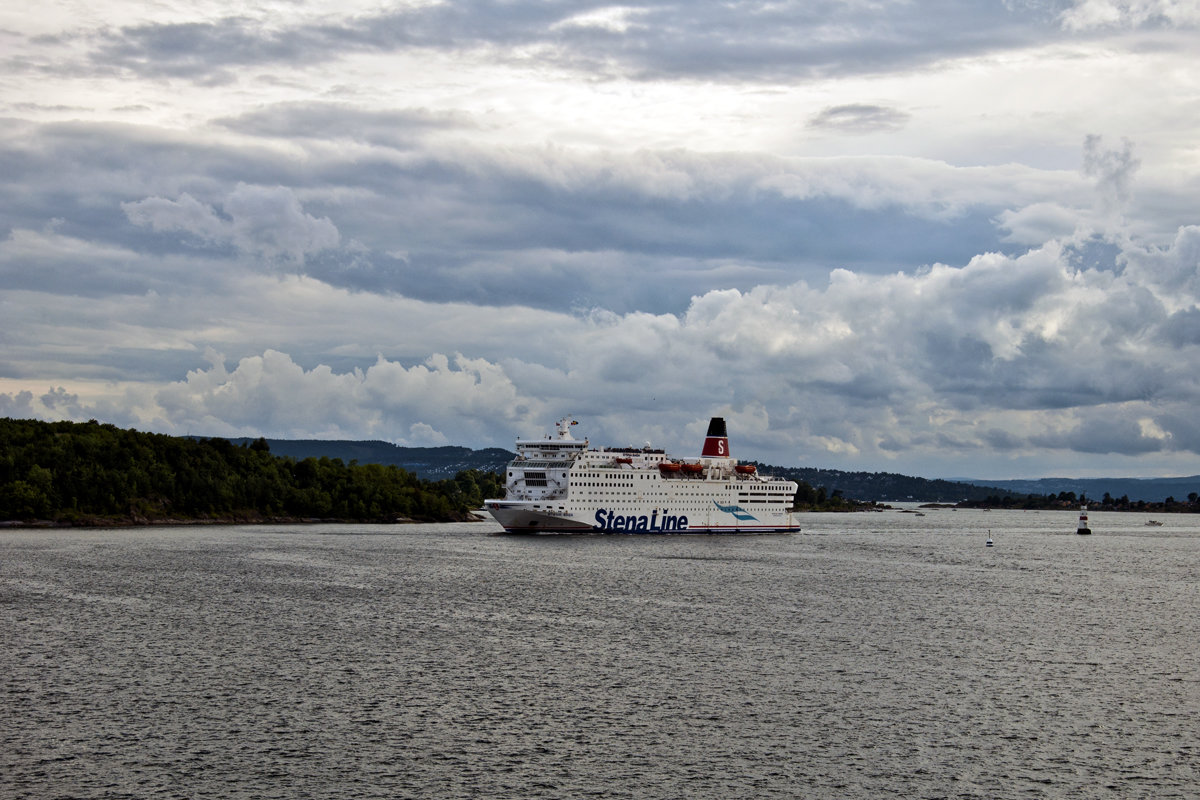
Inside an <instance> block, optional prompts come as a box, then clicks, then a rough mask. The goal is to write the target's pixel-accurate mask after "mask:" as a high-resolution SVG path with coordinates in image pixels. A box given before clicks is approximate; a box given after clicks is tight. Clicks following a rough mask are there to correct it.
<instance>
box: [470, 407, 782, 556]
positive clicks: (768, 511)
mask: <svg viewBox="0 0 1200 800" xmlns="http://www.w3.org/2000/svg"><path fill="white" fill-rule="evenodd" d="M577 424H579V423H578V422H577V421H575V420H572V419H570V418H569V417H565V418H563V419H561V420H559V421H558V423H557V425H556V428H557V434H556V435H555V434H550V435H547V436H544V437H542V438H540V439H517V457H516V458H515V459H513V460H512V461H511V462H509V464H508V468H507V473H508V474H507V477H506V482H505V494H504V499H502V500H486V501H484V507H485V508H486V509H487V510H488V512H490V513H491V515H492V516H493V517H495V519H496V521H497V522H499V523H500V525H502V526H503V527H504V530H505V531H506V532H508V533H539V534H540V533H546V534H563V533H585V534H616V533H624V534H642V533H648V534H664V533H795V532H797V531H799V530H800V525H799V523H798V522H797V520H796V518H795V516H794V514H793V512H792V504H793V501H794V499H795V496H796V487H797V484H796V482H795V481H789V480H784V479H781V478H772V477H767V476H764V475H760V474H759V473H758V471H757V469H756V468H755V466H754V465H753V464H740V463H738V461H737V459H734V458H733V457H732V456H731V455H730V452H729V437H728V434H727V432H726V428H725V420H724V418H723V417H713V418H712V419H711V420H710V421H709V424H708V433H707V435H706V436H705V438H704V448H703V450H702V452H701V454H700V455H699V456H697V457H694V458H673V457H671V456H669V455H667V454H666V452H665V451H663V450H655V449H652V448H651V447H650V445H649V444H647V445H646V446H645V447H641V448H634V447H601V448H592V447H589V445H588V440H587V439H586V438H585V439H583V440H582V441H580V440H578V439H575V438H574V437H572V436H571V427H572V426H574V425H577Z"/></svg>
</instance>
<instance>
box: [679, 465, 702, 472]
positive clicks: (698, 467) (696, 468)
mask: <svg viewBox="0 0 1200 800" xmlns="http://www.w3.org/2000/svg"><path fill="white" fill-rule="evenodd" d="M681 466H682V469H683V471H684V472H685V473H686V474H688V475H699V474H700V473H701V472H704V465H703V464H692V463H689V464H683V465H681Z"/></svg>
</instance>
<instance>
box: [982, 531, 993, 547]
mask: <svg viewBox="0 0 1200 800" xmlns="http://www.w3.org/2000/svg"><path fill="white" fill-rule="evenodd" d="M983 546H984V547H991V546H992V532H991V531H988V540H987V541H986V542H984V543H983Z"/></svg>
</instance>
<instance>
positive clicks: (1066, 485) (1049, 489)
mask: <svg viewBox="0 0 1200 800" xmlns="http://www.w3.org/2000/svg"><path fill="white" fill-rule="evenodd" d="M963 480H964V481H965V482H966V483H971V484H975V485H977V486H982V485H984V483H985V482H984V481H977V480H972V479H967V478H964V479H963ZM986 483H987V485H988V486H995V487H997V488H1000V489H1004V490H1006V491H1009V492H1013V493H1014V494H1020V495H1025V494H1041V495H1047V494H1053V495H1057V494H1060V493H1062V492H1072V493H1074V494H1075V495H1077V496H1078V495H1084V496H1086V497H1088V498H1090V499H1093V500H1100V499H1102V498H1103V497H1104V494H1105V492H1107V493H1108V494H1109V495H1110V496H1112V497H1113V498H1121V497H1128V498H1129V499H1130V500H1131V501H1133V502H1137V501H1139V500H1144V501H1146V502H1147V503H1161V502H1163V501H1164V500H1166V499H1167V498H1168V497H1173V498H1175V499H1176V500H1179V501H1183V500H1186V499H1187V497H1188V495H1189V494H1192V493H1193V492H1200V475H1192V476H1191V477H1187V478H1039V479H1037V480H1010V481H986Z"/></svg>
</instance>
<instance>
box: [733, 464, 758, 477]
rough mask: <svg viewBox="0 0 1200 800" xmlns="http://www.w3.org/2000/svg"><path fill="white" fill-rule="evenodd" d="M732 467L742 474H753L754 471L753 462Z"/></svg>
mask: <svg viewBox="0 0 1200 800" xmlns="http://www.w3.org/2000/svg"><path fill="white" fill-rule="evenodd" d="M734 469H735V470H736V471H738V472H740V473H742V474H743V475H753V474H754V472H755V470H754V465H753V464H738V465H737V466H736V467H734Z"/></svg>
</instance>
